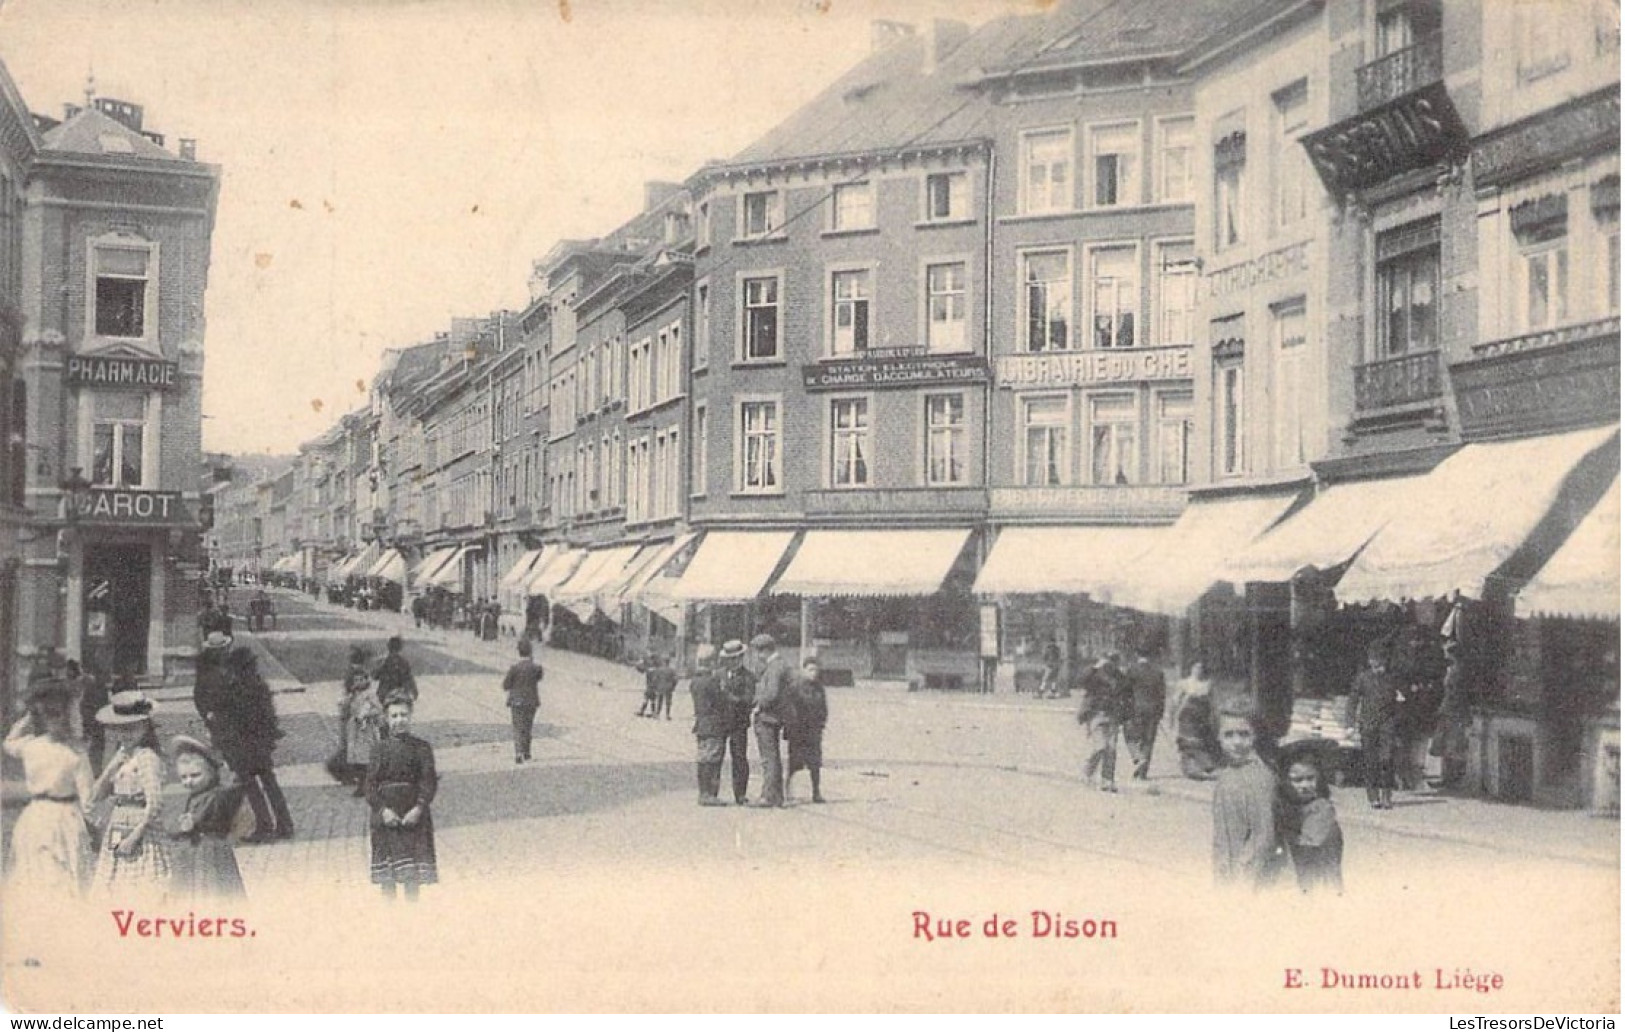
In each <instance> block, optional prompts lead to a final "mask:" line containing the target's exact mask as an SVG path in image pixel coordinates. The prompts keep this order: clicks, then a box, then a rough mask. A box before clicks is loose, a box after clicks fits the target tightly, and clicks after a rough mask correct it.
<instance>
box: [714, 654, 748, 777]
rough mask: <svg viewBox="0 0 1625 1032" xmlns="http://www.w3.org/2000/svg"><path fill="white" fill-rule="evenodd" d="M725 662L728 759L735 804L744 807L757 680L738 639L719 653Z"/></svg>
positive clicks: (724, 681)
mask: <svg viewBox="0 0 1625 1032" xmlns="http://www.w3.org/2000/svg"><path fill="white" fill-rule="evenodd" d="M718 656H719V658H720V659H721V660H722V674H721V677H720V682H721V689H722V700H723V714H724V727H725V728H726V730H725V731H724V734H725V735H726V739H727V747H728V760H729V763H730V764H731V766H732V770H733V789H734V802H735V803H736V804H738V805H740V806H744V805H745V802H746V800H747V797H748V796H749V794H750V757H749V755H748V754H747V752H746V750H747V748H748V746H747V745H746V743H747V742H749V741H750V718H751V707H752V704H753V703H754V702H755V699H756V677H755V675H754V674H752V673H751V672H750V671H749V670H746V669H745V643H744V642H742V641H739V640H738V639H733V640H730V641H727V642H724V643H723V645H722V651H721V652H720V653H718Z"/></svg>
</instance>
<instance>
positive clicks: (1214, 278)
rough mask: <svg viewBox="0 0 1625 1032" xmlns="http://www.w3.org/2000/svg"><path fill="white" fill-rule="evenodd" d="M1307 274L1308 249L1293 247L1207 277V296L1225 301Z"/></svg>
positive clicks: (1229, 266)
mask: <svg viewBox="0 0 1625 1032" xmlns="http://www.w3.org/2000/svg"><path fill="white" fill-rule="evenodd" d="M1308 271H1309V245H1308V244H1307V243H1298V244H1292V245H1291V246H1289V247H1283V248H1281V249H1280V250H1278V251H1271V252H1270V253H1268V254H1261V255H1259V256H1258V257H1257V258H1252V259H1249V260H1247V261H1245V262H1238V263H1237V264H1235V265H1227V266H1225V267H1224V268H1222V269H1219V270H1217V271H1216V272H1212V273H1209V274H1208V277H1207V296H1208V297H1224V296H1225V295H1227V294H1234V293H1236V292H1237V291H1241V290H1246V289H1247V288H1249V287H1253V286H1257V285H1258V284H1260V283H1272V282H1274V281H1275V280H1279V279H1286V278H1287V277H1289V276H1296V275H1298V274H1299V273H1303V272H1308Z"/></svg>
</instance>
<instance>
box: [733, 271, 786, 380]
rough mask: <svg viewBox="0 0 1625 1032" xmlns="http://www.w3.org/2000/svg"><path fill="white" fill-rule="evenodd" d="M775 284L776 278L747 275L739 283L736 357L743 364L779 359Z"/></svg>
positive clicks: (777, 302) (776, 287)
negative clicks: (741, 308)
mask: <svg viewBox="0 0 1625 1032" xmlns="http://www.w3.org/2000/svg"><path fill="white" fill-rule="evenodd" d="M779 284H780V278H779V277H778V276H747V277H745V279H744V280H743V281H742V286H743V290H742V301H743V304H744V312H743V318H742V319H741V322H740V330H741V335H742V338H743V339H742V340H741V346H740V357H741V358H742V359H743V360H744V361H746V362H767V361H772V360H774V359H777V358H778V357H779V290H780V287H779Z"/></svg>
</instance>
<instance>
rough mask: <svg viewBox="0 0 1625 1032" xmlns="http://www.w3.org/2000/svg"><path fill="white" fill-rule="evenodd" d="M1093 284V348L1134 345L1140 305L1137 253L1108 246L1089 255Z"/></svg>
mask: <svg viewBox="0 0 1625 1032" xmlns="http://www.w3.org/2000/svg"><path fill="white" fill-rule="evenodd" d="M1089 262H1090V278H1091V280H1092V282H1093V285H1094V318H1095V336H1094V346H1095V347H1097V348H1131V347H1133V346H1134V345H1135V344H1136V343H1137V340H1136V337H1135V311H1136V309H1138V308H1139V306H1140V254H1139V252H1138V251H1137V250H1135V249H1134V248H1132V247H1108V248H1101V249H1099V250H1096V251H1093V252H1091V253H1090V256H1089Z"/></svg>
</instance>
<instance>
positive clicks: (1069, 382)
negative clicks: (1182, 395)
mask: <svg viewBox="0 0 1625 1032" xmlns="http://www.w3.org/2000/svg"><path fill="white" fill-rule="evenodd" d="M995 376H996V377H997V379H998V383H999V386H1000V387H1088V386H1091V385H1093V384H1101V383H1132V382H1136V381H1140V380H1188V379H1190V377H1191V349H1190V348H1124V349H1122V350H1119V351H1070V352H1063V353H1060V354H1047V355H1005V356H1003V357H1001V358H1000V359H999V361H998V364H997V366H996V368H995Z"/></svg>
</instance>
